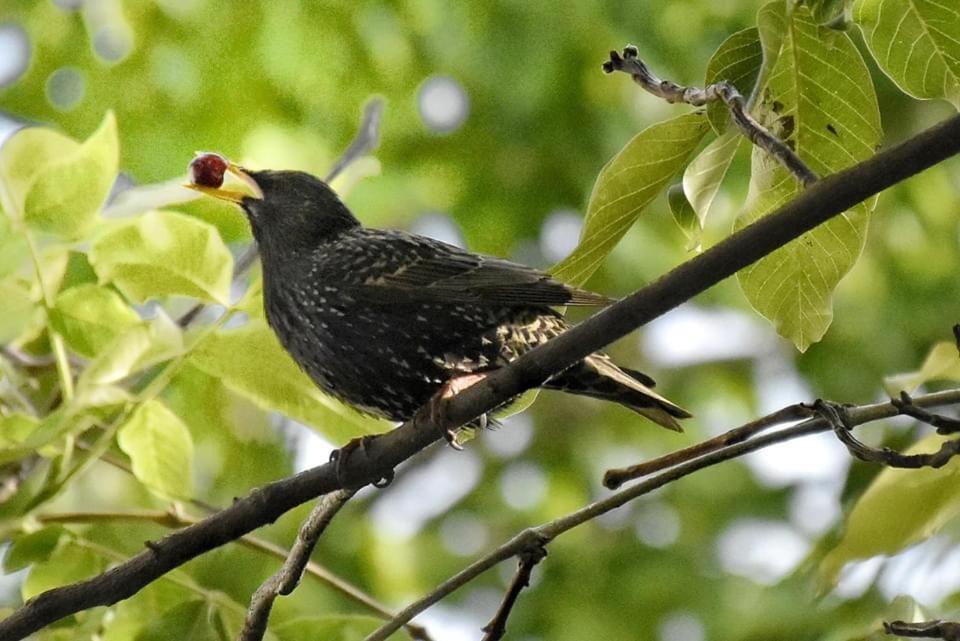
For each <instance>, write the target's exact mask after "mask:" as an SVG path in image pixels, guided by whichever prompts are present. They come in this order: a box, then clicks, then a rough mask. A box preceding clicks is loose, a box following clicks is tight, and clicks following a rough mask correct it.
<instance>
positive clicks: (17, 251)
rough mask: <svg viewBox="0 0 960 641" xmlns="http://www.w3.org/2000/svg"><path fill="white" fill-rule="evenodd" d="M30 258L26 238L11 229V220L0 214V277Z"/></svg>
mask: <svg viewBox="0 0 960 641" xmlns="http://www.w3.org/2000/svg"><path fill="white" fill-rule="evenodd" d="M29 258H30V251H29V249H28V247H27V239H26V237H25V236H24V235H23V234H18V233H16V232H15V231H14V230H13V225H12V224H11V221H10V220H9V219H8V218H7V217H6V216H3V215H0V278H4V277H6V276H8V275H10V274H12V273H14V272H15V271H17V270H18V269H19V268H20V266H21V265H23V264H24V263H25V262H26V261H27V260H28V259H29Z"/></svg>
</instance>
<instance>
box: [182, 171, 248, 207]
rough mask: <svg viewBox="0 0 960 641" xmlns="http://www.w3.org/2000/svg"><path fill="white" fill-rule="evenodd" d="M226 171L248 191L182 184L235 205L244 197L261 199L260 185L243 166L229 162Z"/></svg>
mask: <svg viewBox="0 0 960 641" xmlns="http://www.w3.org/2000/svg"><path fill="white" fill-rule="evenodd" d="M227 172H229V173H230V174H232V175H233V176H235V177H236V178H237V179H238V180H239V181H240V182H242V183H243V185H245V186H246V187H247V188H249V191H238V190H235V189H224V188H223V187H207V186H206V185H197V184H196V183H185V184H184V185H183V186H184V187H186V188H187V189H192V190H194V191H199V192H200V193H201V194H206V195H207V196H211V197H213V198H217V199H218V200H225V201H227V202H231V203H234V204H235V205H239V204H241V203H242V202H243V199H244V198H257V199H260V200H263V191H262V190H261V189H260V186H259V185H258V184H257V182H256V181H255V180H254V179H253V178H252V177H251V176H250V174H248V173H247V172H246V171H244V169H243V167H241V166H240V165H237V164H236V163H232V162H231V163H228V164H227Z"/></svg>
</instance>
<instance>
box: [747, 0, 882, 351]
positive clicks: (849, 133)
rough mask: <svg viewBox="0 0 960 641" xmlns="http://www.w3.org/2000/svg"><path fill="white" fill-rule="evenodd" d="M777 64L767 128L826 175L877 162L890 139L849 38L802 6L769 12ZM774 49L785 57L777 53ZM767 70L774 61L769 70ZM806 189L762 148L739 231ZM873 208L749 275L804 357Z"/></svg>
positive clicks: (766, 21)
mask: <svg viewBox="0 0 960 641" xmlns="http://www.w3.org/2000/svg"><path fill="white" fill-rule="evenodd" d="M759 20H760V33H761V36H762V37H763V38H764V47H765V52H766V51H770V52H771V54H770V56H767V58H768V59H770V58H772V59H775V62H774V64H773V66H772V67H771V69H770V70H769V72H768V73H765V75H764V77H765V78H766V80H765V81H764V83H763V85H762V89H761V99H760V101H759V102H758V104H757V106H756V115H757V116H758V117H759V119H760V120H761V121H762V122H763V123H764V124H765V125H766V126H767V127H768V128H769V129H771V130H772V131H773V132H774V133H775V134H777V135H778V136H779V137H780V138H781V139H783V140H785V141H787V144H788V145H791V146H793V147H794V148H795V151H796V152H797V153H798V154H799V155H800V157H801V158H802V159H803V160H804V161H806V163H807V164H808V165H809V166H810V167H811V168H812V169H813V170H814V171H815V172H817V173H819V174H821V175H826V174H831V173H834V172H837V171H840V170H841V169H844V168H845V167H848V166H850V165H853V164H856V163H857V162H859V161H861V160H864V159H866V158H868V157H870V156H872V155H873V153H874V151H875V149H876V147H877V145H878V143H879V141H880V136H881V131H880V114H879V111H878V108H877V99H876V95H875V94H874V91H873V84H872V82H871V79H870V73H869V71H868V70H867V67H866V65H865V64H864V62H863V59H862V58H861V57H860V54H859V52H858V51H857V49H856V47H855V46H854V44H853V43H852V42H851V40H850V37H849V36H848V35H847V34H846V33H843V32H839V31H833V30H831V29H828V28H826V27H821V26H818V25H817V24H816V22H814V21H813V19H812V18H811V16H810V15H809V12H808V11H807V10H806V9H805V8H804V7H802V6H797V7H795V9H794V10H793V12H792V13H791V15H790V16H789V17H788V16H786V15H784V3H782V2H774V3H771V4H769V5H767V6H766V7H765V8H764V9H763V10H761V12H760V17H759ZM773 43H779V44H780V48H779V49H777V50H776V51H774V47H773ZM765 64H766V61H765ZM800 190H801V187H800V184H799V182H798V181H797V180H796V179H795V178H794V177H793V176H792V175H790V174H789V173H788V172H787V171H786V170H785V169H784V168H783V167H781V166H780V164H779V163H778V162H776V161H775V160H774V159H773V158H771V157H770V155H769V154H767V153H766V152H764V151H762V150H760V149H754V152H753V173H752V176H751V182H750V191H749V194H748V197H747V203H746V206H745V208H744V211H743V213H742V214H741V216H740V217H739V218H738V220H737V224H736V226H737V227H738V228H739V227H743V226H745V225H747V224H749V223H752V222H753V221H755V220H757V219H758V218H761V217H763V216H764V215H766V214H768V213H770V212H771V211H773V210H775V209H777V208H778V207H780V206H782V205H784V204H785V203H787V202H788V201H790V200H792V199H793V198H794V197H795V196H796V195H797V194H799V193H800ZM871 210H872V203H862V204H860V205H858V206H856V207H854V208H853V209H850V210H848V211H846V212H844V213H843V214H841V215H840V216H836V217H834V218H833V219H831V220H830V221H828V222H826V223H824V224H822V225H820V226H819V227H817V228H816V229H815V230H813V231H811V232H808V233H806V234H804V235H803V236H801V237H800V238H798V239H797V240H795V241H793V242H791V243H789V244H787V245H786V246H784V247H782V248H781V249H779V250H777V251H776V252H774V253H773V254H770V255H769V256H767V257H766V258H763V259H761V260H760V261H758V262H756V263H754V264H753V265H751V266H750V267H747V268H746V269H744V270H742V271H741V272H740V273H739V274H738V277H739V280H740V285H741V287H742V288H743V291H744V293H745V294H746V296H747V299H748V300H749V301H750V303H751V304H752V305H753V306H754V307H755V308H756V309H757V310H758V311H759V312H760V313H761V314H763V315H764V316H766V317H767V318H768V319H770V320H771V322H773V324H774V326H775V327H776V328H777V331H778V332H779V333H780V334H781V335H782V336H784V337H786V338H788V339H790V340H791V341H793V343H794V344H795V345H796V346H797V348H798V349H800V350H801V351H803V350H806V349H807V347H809V346H810V345H811V344H812V343H814V342H816V341H818V340H820V338H821V337H822V336H823V334H824V333H825V332H826V331H827V328H828V327H829V325H830V321H831V320H832V318H833V310H832V297H833V290H834V288H835V287H836V286H837V283H839V282H840V279H841V278H842V277H843V276H844V275H845V274H846V273H847V272H848V271H849V270H850V268H851V267H852V266H853V264H854V263H855V262H856V260H857V258H858V257H859V256H860V251H861V250H862V248H863V243H864V237H865V233H866V225H867V218H868V216H869V213H870V211H871Z"/></svg>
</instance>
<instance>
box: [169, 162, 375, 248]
mask: <svg viewBox="0 0 960 641" xmlns="http://www.w3.org/2000/svg"><path fill="white" fill-rule="evenodd" d="M227 174H229V175H230V176H232V177H233V178H234V179H236V180H235V182H236V186H235V187H234V186H232V185H231V186H229V187H225V186H224V178H225V177H226V176H227ZM186 186H187V187H189V188H190V189H193V190H195V191H199V192H201V193H203V194H206V195H207V196H211V197H213V198H216V199H218V200H224V201H227V202H230V203H233V204H235V205H238V206H239V207H240V208H241V209H242V210H243V212H244V213H245V214H246V216H247V219H248V220H249V221H250V226H251V227H252V228H253V235H254V237H255V238H256V239H257V242H258V243H259V245H260V247H261V250H262V251H263V252H264V253H269V252H270V251H271V250H277V251H279V252H289V251H295V250H298V249H306V250H310V249H313V248H315V247H316V246H317V245H318V244H320V243H323V242H325V241H327V240H330V239H332V238H335V237H336V236H337V235H339V234H340V233H342V232H343V231H346V230H348V229H352V228H354V227H358V226H359V225H360V222H359V221H358V220H357V219H356V218H355V217H354V216H353V214H351V213H350V210H349V209H347V207H346V205H344V204H343V203H342V202H341V201H340V198H338V197H337V194H336V193H335V192H334V191H333V190H332V189H331V188H330V187H329V186H328V185H327V184H326V183H325V182H323V181H322V180H320V179H319V178H317V177H315V176H312V175H310V174H308V173H305V172H302V171H251V170H247V169H244V168H243V167H240V166H239V165H237V164H235V163H232V162H230V161H228V160H226V159H225V158H223V157H222V156H219V155H217V154H200V155H198V156H197V157H196V158H194V160H193V162H192V163H191V164H190V182H189V183H188V184H187V185H186Z"/></svg>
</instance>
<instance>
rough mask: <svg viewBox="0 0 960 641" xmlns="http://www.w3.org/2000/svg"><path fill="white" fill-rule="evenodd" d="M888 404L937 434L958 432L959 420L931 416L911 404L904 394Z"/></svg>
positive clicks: (911, 401) (959, 427)
mask: <svg viewBox="0 0 960 641" xmlns="http://www.w3.org/2000/svg"><path fill="white" fill-rule="evenodd" d="M890 402H891V403H893V404H894V406H895V407H896V408H897V409H898V410H900V413H901V414H903V415H905V416H909V417H911V418H915V419H917V420H918V421H920V422H921V423H926V424H927V425H930V426H931V427H935V428H937V434H956V433H957V432H960V420H957V419H955V418H950V417H947V416H941V415H940V414H933V413H931V412H928V411H927V410H925V409H922V408H919V407H917V406H916V405H914V404H913V399H911V398H910V395H909V394H907V393H906V392H900V398H898V399H897V398H895V399H892V400H891V401H890Z"/></svg>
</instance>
